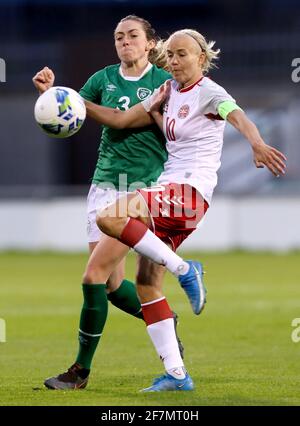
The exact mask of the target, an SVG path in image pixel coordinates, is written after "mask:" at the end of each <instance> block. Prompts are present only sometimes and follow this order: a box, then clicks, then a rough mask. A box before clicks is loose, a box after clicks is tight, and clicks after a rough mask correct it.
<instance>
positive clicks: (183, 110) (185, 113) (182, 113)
mask: <svg viewBox="0 0 300 426" xmlns="http://www.w3.org/2000/svg"><path fill="white" fill-rule="evenodd" d="M189 112H190V107H189V106H188V105H182V107H180V109H179V111H178V114H177V115H178V118H186V117H187V116H188V115H189Z"/></svg>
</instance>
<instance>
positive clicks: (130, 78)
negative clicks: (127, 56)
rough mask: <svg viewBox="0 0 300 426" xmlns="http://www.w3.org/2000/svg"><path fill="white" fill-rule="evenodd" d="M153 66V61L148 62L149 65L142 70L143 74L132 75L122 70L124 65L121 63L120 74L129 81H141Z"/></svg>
mask: <svg viewBox="0 0 300 426" xmlns="http://www.w3.org/2000/svg"><path fill="white" fill-rule="evenodd" d="M152 67H153V65H152V64H151V62H148V65H147V66H146V68H145V69H144V71H143V72H142V74H141V75H139V76H138V77H132V76H128V75H124V73H123V71H122V67H121V65H120V67H119V74H120V76H121V77H123V78H124V80H128V81H139V80H140V79H141V78H143V77H144V75H145V74H147V72H148V71H150V70H151V68H152Z"/></svg>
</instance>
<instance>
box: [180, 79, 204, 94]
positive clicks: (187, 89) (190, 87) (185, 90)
mask: <svg viewBox="0 0 300 426" xmlns="http://www.w3.org/2000/svg"><path fill="white" fill-rule="evenodd" d="M203 77H204V75H203V76H202V77H201V78H200V79H199V80H198V81H196V83H193V84H190V85H189V86H187V87H183V88H182V89H179V90H178V91H179V92H180V93H184V92H188V91H189V90H192V88H193V87H195V86H196V85H197V84H198V83H200V81H201V80H202V78H203Z"/></svg>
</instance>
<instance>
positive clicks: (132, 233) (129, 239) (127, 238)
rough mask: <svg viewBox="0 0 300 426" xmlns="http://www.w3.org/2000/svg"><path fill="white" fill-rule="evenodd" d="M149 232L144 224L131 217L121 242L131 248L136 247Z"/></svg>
mask: <svg viewBox="0 0 300 426" xmlns="http://www.w3.org/2000/svg"><path fill="white" fill-rule="evenodd" d="M147 230H148V228H147V226H146V225H145V224H144V223H142V222H140V221H139V220H137V219H133V218H132V217H131V218H130V219H129V221H128V222H127V224H126V225H125V228H124V229H123V231H122V234H121V236H120V238H119V240H120V241H121V242H122V243H123V244H126V245H127V246H129V247H134V246H135V245H136V244H137V243H138V242H139V241H140V240H141V239H142V238H143V236H144V235H145V234H146V232H147Z"/></svg>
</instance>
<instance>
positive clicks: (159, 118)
mask: <svg viewBox="0 0 300 426" xmlns="http://www.w3.org/2000/svg"><path fill="white" fill-rule="evenodd" d="M151 115H152V118H153V120H154V121H155V123H156V124H157V125H158V127H159V128H160V130H161V131H162V132H163V116H162V115H161V113H160V112H159V111H152V112H151Z"/></svg>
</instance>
